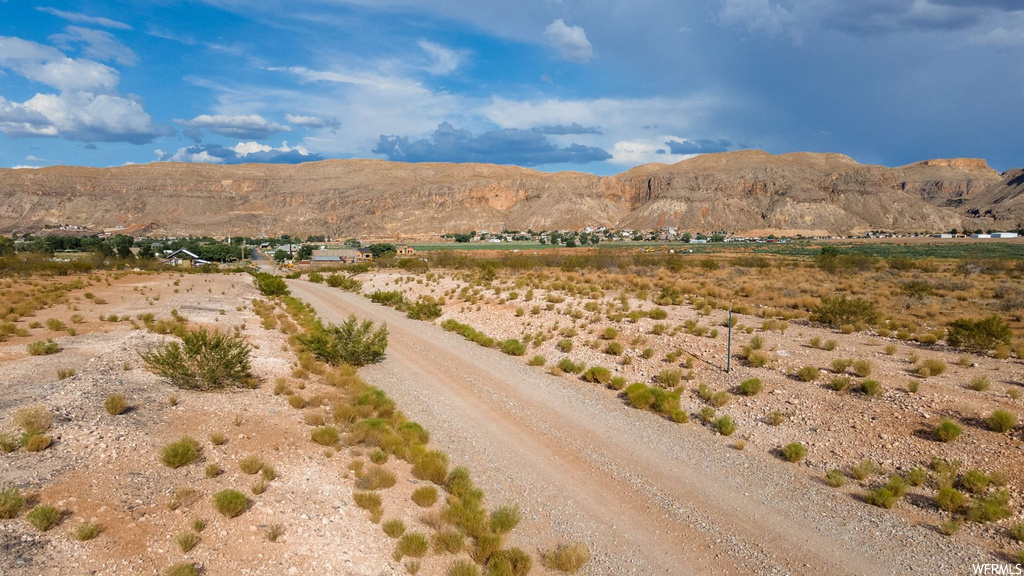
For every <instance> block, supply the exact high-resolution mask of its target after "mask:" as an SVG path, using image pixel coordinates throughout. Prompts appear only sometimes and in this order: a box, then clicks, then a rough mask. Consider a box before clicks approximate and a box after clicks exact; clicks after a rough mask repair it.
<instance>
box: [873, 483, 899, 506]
mask: <svg viewBox="0 0 1024 576" xmlns="http://www.w3.org/2000/svg"><path fill="white" fill-rule="evenodd" d="M865 500H867V502H868V504H872V505H874V506H878V507H879V508H886V509H888V508H892V507H893V506H895V505H896V501H897V500H899V498H897V497H896V495H895V494H893V493H892V491H891V490H889V488H887V487H885V486H882V487H880V488H875V489H874V490H872V491H871V492H868V494H867V496H866V497H865Z"/></svg>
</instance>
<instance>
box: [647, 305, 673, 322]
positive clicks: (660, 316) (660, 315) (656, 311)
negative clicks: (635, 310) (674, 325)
mask: <svg viewBox="0 0 1024 576" xmlns="http://www.w3.org/2000/svg"><path fill="white" fill-rule="evenodd" d="M647 316H648V317H650V319H651V320H664V319H665V318H668V312H666V311H665V309H664V308H652V309H651V311H650V312H648V313H647Z"/></svg>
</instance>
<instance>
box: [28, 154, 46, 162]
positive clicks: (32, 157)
mask: <svg viewBox="0 0 1024 576" xmlns="http://www.w3.org/2000/svg"><path fill="white" fill-rule="evenodd" d="M25 161H26V162H46V159H45V158H40V157H38V156H36V155H35V154H29V155H28V156H25Z"/></svg>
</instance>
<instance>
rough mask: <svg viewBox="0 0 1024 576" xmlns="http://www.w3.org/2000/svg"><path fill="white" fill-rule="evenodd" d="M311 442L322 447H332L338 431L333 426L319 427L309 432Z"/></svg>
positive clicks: (336, 439)
mask: <svg viewBox="0 0 1024 576" xmlns="http://www.w3.org/2000/svg"><path fill="white" fill-rule="evenodd" d="M310 438H311V439H312V440H313V442H316V443H317V444H321V445H323V446H334V444H335V443H336V442H337V441H338V429H337V428H335V427H333V426H320V427H318V428H314V429H313V431H312V432H310Z"/></svg>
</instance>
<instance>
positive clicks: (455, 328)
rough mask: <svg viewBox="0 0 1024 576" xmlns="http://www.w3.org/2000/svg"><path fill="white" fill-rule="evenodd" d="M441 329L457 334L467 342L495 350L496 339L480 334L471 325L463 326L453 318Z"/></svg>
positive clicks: (444, 323)
mask: <svg viewBox="0 0 1024 576" xmlns="http://www.w3.org/2000/svg"><path fill="white" fill-rule="evenodd" d="M441 328H443V329H445V330H446V331H448V332H455V333H457V334H460V335H461V336H462V337H463V338H465V339H466V340H469V341H470V342H473V343H475V344H479V345H480V346H483V347H485V348H494V338H491V337H490V336H488V335H486V334H484V333H483V332H480V331H479V330H477V329H476V328H473V327H472V326H470V325H469V324H463V323H461V322H458V321H456V320H454V319H452V318H449V319H447V320H445V321H444V322H442V323H441Z"/></svg>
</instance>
